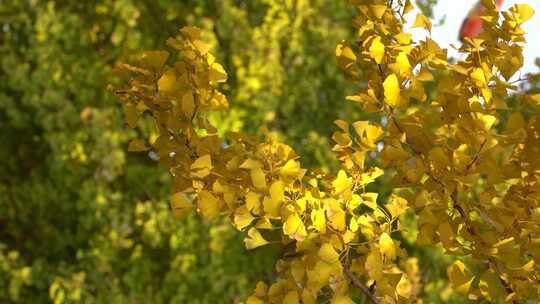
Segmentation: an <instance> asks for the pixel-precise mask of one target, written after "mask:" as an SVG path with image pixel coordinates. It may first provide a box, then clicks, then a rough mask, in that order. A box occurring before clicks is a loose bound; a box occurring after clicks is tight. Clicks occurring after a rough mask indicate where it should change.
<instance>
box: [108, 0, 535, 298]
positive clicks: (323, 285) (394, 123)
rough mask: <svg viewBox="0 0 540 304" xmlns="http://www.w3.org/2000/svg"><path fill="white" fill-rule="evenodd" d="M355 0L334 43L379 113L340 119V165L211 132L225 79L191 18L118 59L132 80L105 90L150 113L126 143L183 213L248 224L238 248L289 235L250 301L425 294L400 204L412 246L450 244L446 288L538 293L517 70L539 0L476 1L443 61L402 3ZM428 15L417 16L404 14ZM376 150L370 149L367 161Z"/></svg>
mask: <svg viewBox="0 0 540 304" xmlns="http://www.w3.org/2000/svg"><path fill="white" fill-rule="evenodd" d="M350 2H351V4H352V5H353V6H354V7H356V8H357V12H358V14H357V16H356V18H355V19H354V20H353V25H354V27H355V28H356V30H357V33H358V37H357V38H358V41H355V42H349V43H347V42H342V43H340V44H339V45H338V47H337V48H336V56H337V63H338V65H339V67H340V68H341V69H343V70H344V71H345V73H346V75H347V76H348V77H349V78H351V80H353V81H356V82H358V83H362V84H363V85H362V88H363V89H362V90H360V91H359V92H358V93H356V94H355V95H353V96H349V97H348V98H347V100H349V101H350V102H354V103H358V104H359V105H360V106H361V107H362V109H363V111H365V112H368V113H372V114H373V115H374V116H373V117H375V119H370V120H366V121H356V122H347V121H343V120H339V121H336V125H337V127H338V128H339V131H338V132H336V133H335V134H334V136H333V140H334V141H335V146H334V149H333V150H334V152H335V154H336V156H337V158H338V159H339V160H340V162H341V169H340V170H339V171H338V172H336V173H335V174H331V173H324V172H323V171H321V170H313V171H307V170H306V169H303V168H302V167H301V165H300V158H299V156H298V155H297V154H296V153H295V151H293V149H292V148H290V147H289V146H287V145H285V144H283V143H280V142H278V141H277V140H276V139H275V138H274V137H272V135H271V134H270V133H268V132H263V134H262V135H261V136H260V137H252V136H247V135H245V134H242V133H229V134H226V136H225V137H220V136H219V135H218V130H216V128H215V127H213V126H212V124H211V123H210V122H209V120H208V118H207V116H208V113H210V112H212V111H222V110H225V109H226V108H227V107H228V104H229V103H228V101H227V98H226V97H225V96H224V95H223V94H222V93H220V91H219V90H218V84H219V83H222V82H225V81H226V79H227V73H226V72H225V71H224V69H223V67H222V66H221V65H220V64H219V63H217V62H216V59H215V58H214V56H212V54H211V53H209V47H208V46H207V45H206V44H205V43H204V42H203V41H202V40H201V33H200V31H199V29H197V28H194V27H185V28H183V29H182V30H181V31H180V35H179V37H177V38H170V39H169V40H168V41H167V44H168V45H169V46H170V47H171V48H172V49H174V51H175V52H176V53H177V55H175V56H174V57H177V58H178V60H177V61H176V62H175V63H173V64H167V61H168V57H169V53H167V52H163V51H157V52H147V53H145V54H144V55H143V56H142V57H141V60H140V62H138V63H137V64H136V65H127V64H124V65H122V66H120V67H119V69H118V72H119V73H118V74H119V75H123V77H124V79H125V80H126V82H125V83H124V85H122V86H118V87H114V88H113V91H114V93H115V94H116V96H118V98H119V99H120V100H121V101H122V103H123V105H124V107H125V115H126V121H127V123H128V125H129V126H130V127H132V128H133V127H136V126H137V123H138V120H139V119H141V118H143V117H149V118H150V119H151V121H152V122H153V123H154V125H155V130H156V136H152V137H151V138H144V139H137V140H135V141H133V142H132V143H131V144H130V145H129V149H130V150H132V151H145V150H148V149H152V150H153V151H154V152H155V153H156V154H157V155H158V157H159V162H160V164H161V165H162V166H163V167H165V168H167V170H169V172H170V174H171V175H172V176H173V178H174V185H173V191H174V193H173V196H172V200H171V208H172V212H174V214H175V215H177V216H178V217H183V216H184V215H186V214H187V213H188V212H190V211H191V210H197V211H198V212H199V213H201V214H202V216H203V217H205V218H215V217H218V216H227V217H229V218H230V219H231V222H232V224H233V225H234V226H235V227H236V228H237V229H239V230H245V231H247V235H246V238H245V240H244V242H245V246H246V248H247V249H254V248H257V247H260V246H264V245H267V244H269V243H282V244H285V245H290V248H292V249H291V251H290V252H287V253H286V254H285V255H284V256H283V258H282V259H280V260H279V261H278V263H277V265H276V269H277V273H278V275H277V277H276V280H275V282H266V283H263V282H259V283H258V284H257V287H256V289H255V291H254V292H253V294H252V295H251V296H250V297H249V298H248V299H247V300H246V303H248V304H255V303H287V304H290V303H291V304H292V303H316V302H317V301H318V300H319V299H322V298H325V299H329V300H330V301H331V303H340V304H341V303H353V302H352V299H351V292H352V291H353V290H354V289H358V290H360V291H361V292H362V293H363V294H364V296H365V297H366V299H368V300H369V301H371V302H373V303H416V302H418V301H419V300H418V299H417V297H418V295H419V293H420V292H421V290H422V283H421V279H420V273H419V268H418V265H417V259H416V258H415V257H411V256H409V255H408V253H407V250H405V249H404V248H403V246H402V244H401V243H402V241H401V240H402V238H401V236H400V235H401V232H402V230H403V229H404V228H403V225H402V218H403V216H404V214H405V213H413V214H414V215H415V217H416V221H417V225H418V230H419V233H418V236H417V239H416V243H417V244H418V245H430V246H435V245H437V244H440V245H441V246H442V247H444V250H445V253H446V254H448V255H452V256H455V257H457V259H456V261H455V263H454V264H452V265H451V266H450V267H449V268H448V277H449V280H450V283H451V285H452V288H453V291H454V292H456V293H462V294H464V295H466V296H467V297H468V298H469V299H472V300H476V299H485V300H488V301H496V300H498V301H504V302H510V303H511V302H514V303H518V302H520V303H521V302H524V301H526V300H532V301H538V300H540V294H539V292H540V282H539V281H538V280H539V275H540V273H539V268H538V263H539V262H540V225H539V224H540V157H538V155H540V118H539V116H538V114H539V110H540V107H539V103H540V98H538V95H526V94H522V93H521V92H519V91H518V88H517V86H516V85H515V82H513V81H512V79H513V78H512V77H513V76H514V75H515V74H516V72H517V71H518V70H519V69H520V67H521V65H522V63H523V56H522V53H521V52H522V46H523V43H524V42H525V40H524V31H523V30H522V29H521V24H523V23H524V22H525V21H527V20H528V19H529V18H531V16H532V15H533V11H532V9H531V8H530V7H529V6H527V5H516V6H514V7H513V8H512V9H511V10H510V11H507V12H498V11H497V10H496V6H495V1H494V0H484V1H482V2H483V4H484V6H485V7H486V11H485V16H484V17H483V20H484V32H483V33H482V34H481V35H480V36H479V37H477V38H474V39H469V38H467V39H466V41H465V43H464V44H463V45H462V46H461V48H460V49H459V51H460V52H461V53H462V54H463V59H462V60H460V61H458V62H456V63H452V62H450V61H449V60H448V58H447V52H446V50H445V49H443V48H441V47H439V45H438V44H437V42H435V41H433V40H432V39H430V38H429V36H428V38H426V39H425V40H422V41H420V42H413V40H412V36H411V34H409V33H407V32H405V31H404V22H405V21H404V16H405V15H406V14H407V13H409V12H410V11H411V10H412V5H411V2H410V1H409V0H404V1H384V0H351V1H350ZM431 26H432V25H431V22H430V21H429V19H428V18H427V17H426V16H424V15H422V14H419V15H418V16H416V19H415V22H414V25H413V27H420V28H424V29H425V30H426V31H428V32H430V31H431ZM427 86H435V87H436V90H435V93H434V94H429V95H428V94H427V92H426V87H427ZM511 94H512V95H516V96H517V97H516V98H517V100H518V106H517V107H515V108H514V107H512V108H511V107H509V106H508V105H507V103H506V100H507V98H508V97H509V96H510V95H511ZM373 155H375V157H376V158H377V159H379V162H373V161H367V159H368V158H369V159H371V158H373ZM378 178H387V179H388V180H390V183H391V185H392V187H393V189H394V191H393V193H392V194H391V195H390V196H389V197H382V196H381V195H379V193H374V192H369V191H368V190H367V189H368V188H369V185H370V184H371V183H374V182H375V181H376V180H377V179H378ZM276 231H277V232H279V233H278V234H276Z"/></svg>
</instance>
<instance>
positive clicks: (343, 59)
mask: <svg viewBox="0 0 540 304" xmlns="http://www.w3.org/2000/svg"><path fill="white" fill-rule="evenodd" d="M336 58H337V62H338V66H339V67H340V68H342V69H347V68H349V67H350V66H351V65H352V64H353V63H354V62H356V55H355V54H354V52H353V50H352V49H351V48H350V47H349V45H348V44H347V43H346V42H345V41H342V42H340V43H339V44H338V45H337V47H336Z"/></svg>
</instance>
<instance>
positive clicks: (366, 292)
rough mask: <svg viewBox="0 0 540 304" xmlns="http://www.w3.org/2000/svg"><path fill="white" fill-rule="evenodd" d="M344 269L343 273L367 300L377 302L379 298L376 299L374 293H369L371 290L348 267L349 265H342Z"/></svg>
mask: <svg viewBox="0 0 540 304" xmlns="http://www.w3.org/2000/svg"><path fill="white" fill-rule="evenodd" d="M344 271H345V274H346V275H347V277H349V280H351V283H352V284H353V285H354V286H355V287H357V288H359V289H360V290H361V291H362V292H363V293H364V295H365V296H366V297H367V298H368V300H369V301H370V302H371V303H373V304H379V303H380V302H379V300H377V298H376V297H375V295H374V294H373V293H371V291H370V290H369V288H368V287H367V286H366V285H365V284H364V283H362V282H361V281H360V280H359V279H358V278H357V277H356V276H355V275H354V274H353V273H352V272H351V270H350V269H349V267H344Z"/></svg>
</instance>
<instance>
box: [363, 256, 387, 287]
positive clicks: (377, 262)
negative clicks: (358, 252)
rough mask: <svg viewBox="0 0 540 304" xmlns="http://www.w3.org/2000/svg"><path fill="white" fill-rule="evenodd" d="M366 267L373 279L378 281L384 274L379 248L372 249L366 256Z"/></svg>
mask: <svg viewBox="0 0 540 304" xmlns="http://www.w3.org/2000/svg"><path fill="white" fill-rule="evenodd" d="M365 268H366V270H367V272H368V275H369V277H370V278H371V279H372V280H375V281H378V280H380V279H381V278H382V276H383V272H382V271H383V259H382V255H381V252H380V251H379V250H378V249H374V250H372V251H370V253H369V254H368V256H367V258H366V263H365Z"/></svg>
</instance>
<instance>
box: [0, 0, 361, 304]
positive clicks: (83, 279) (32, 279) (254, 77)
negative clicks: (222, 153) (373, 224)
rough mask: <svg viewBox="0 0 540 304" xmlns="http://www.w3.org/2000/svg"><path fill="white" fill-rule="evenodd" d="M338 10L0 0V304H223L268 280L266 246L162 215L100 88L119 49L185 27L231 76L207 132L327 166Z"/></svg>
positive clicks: (152, 184) (162, 181)
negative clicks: (269, 134) (245, 137)
mask: <svg viewBox="0 0 540 304" xmlns="http://www.w3.org/2000/svg"><path fill="white" fill-rule="evenodd" d="M351 15H352V10H350V7H348V5H347V3H346V2H345V1H331V0H313V1H307V0H286V1H278V0H264V1H239V0H207V1H199V0H190V1H188V0H185V1H173V0H159V1H148V0H139V1H137V0H99V1H70V0H58V1H38V0H0V142H1V147H2V148H1V149H0V172H1V173H2V174H1V176H0V210H1V211H0V231H1V234H0V303H47V302H53V303H73V302H84V303H215V301H216V299H220V302H224V303H228V302H233V301H238V300H240V299H242V298H243V297H244V295H245V294H247V292H249V291H250V290H251V289H252V288H253V285H254V283H255V282H256V281H257V280H260V279H264V278H265V277H268V276H272V275H273V274H272V273H271V272H272V269H273V265H274V262H275V258H276V256H277V255H278V254H279V250H280V249H279V248H270V249H269V250H266V251H260V250H258V251H255V252H247V251H246V250H245V249H244V248H243V243H242V241H241V239H242V235H241V234H240V233H238V232H236V231H234V230H233V229H232V228H230V227H231V225H229V224H228V223H224V222H213V223H207V222H203V221H201V220H200V219H199V218H198V217H195V216H192V217H190V218H189V219H187V220H185V221H178V220H176V219H174V218H172V216H171V213H170V212H169V210H168V197H169V191H170V190H169V189H168V188H167V185H169V184H170V182H169V177H168V175H167V173H166V172H163V170H160V169H159V168H156V166H155V163H154V161H153V160H152V159H151V158H150V157H149V156H148V155H136V154H127V153H126V152H125V150H126V145H127V142H129V140H130V138H131V136H133V134H131V133H129V132H128V131H127V128H126V127H125V126H124V122H123V121H122V120H121V115H120V112H119V110H120V109H119V107H118V104H117V101H115V100H114V99H113V98H112V96H111V95H110V94H108V93H107V91H106V89H105V88H106V85H107V84H108V83H110V82H111V81H114V79H112V78H111V77H112V76H111V75H112V74H113V73H112V68H113V67H114V65H115V64H116V63H118V62H123V61H129V60H130V59H131V58H130V55H128V54H132V53H134V52H136V51H142V50H148V49H156V48H164V47H165V43H164V42H165V40H166V38H168V37H169V36H174V35H176V34H177V31H178V29H179V28H180V27H181V26H183V25H186V24H192V25H198V26H200V27H202V28H203V29H204V33H205V39H206V40H207V41H209V42H211V43H212V44H213V45H214V47H215V52H216V53H217V54H218V56H219V57H220V61H221V62H224V63H225V67H226V69H227V70H228V71H229V76H230V81H229V83H228V85H227V87H226V91H227V93H228V95H229V96H230V99H231V100H232V103H233V104H234V110H233V111H232V112H231V113H230V114H228V115H226V116H222V117H213V119H215V120H216V121H218V122H219V125H220V127H221V128H222V129H223V130H231V129H239V128H242V129H244V130H246V131H251V132H256V131H258V129H259V128H260V127H261V126H265V125H266V126H267V127H268V128H269V129H270V130H271V131H273V132H275V133H276V134H278V136H282V137H283V138H284V140H285V141H287V142H289V143H291V144H292V145H294V146H295V148H296V149H297V150H299V151H300V153H301V154H303V155H306V156H307V157H306V159H305V161H306V163H307V164H308V165H312V166H313V165H320V164H322V165H323V166H325V167H327V168H329V167H331V166H332V165H333V162H334V160H333V159H332V157H331V153H330V148H331V144H330V141H329V140H328V138H329V137H330V136H329V135H330V134H331V133H332V131H333V127H332V121H333V120H334V119H336V118H337V117H338V116H339V117H350V115H351V114H348V115H346V114H347V113H350V112H353V111H350V109H351V108H350V107H349V106H345V107H344V106H342V104H343V103H342V101H343V100H344V96H345V95H346V94H347V92H348V91H349V92H350V91H351V89H352V87H351V86H350V85H349V84H346V83H345V80H344V79H343V78H342V77H340V75H339V73H338V70H337V68H336V66H335V60H334V52H333V51H334V48H335V45H336V43H337V42H338V41H339V40H341V39H347V38H349V37H351V36H352V33H351V32H349V28H350V27H349V26H348V25H349V23H350V22H351ZM338 104H339V105H340V106H339V107H338V106H337V105H338ZM356 115H358V114H356Z"/></svg>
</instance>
